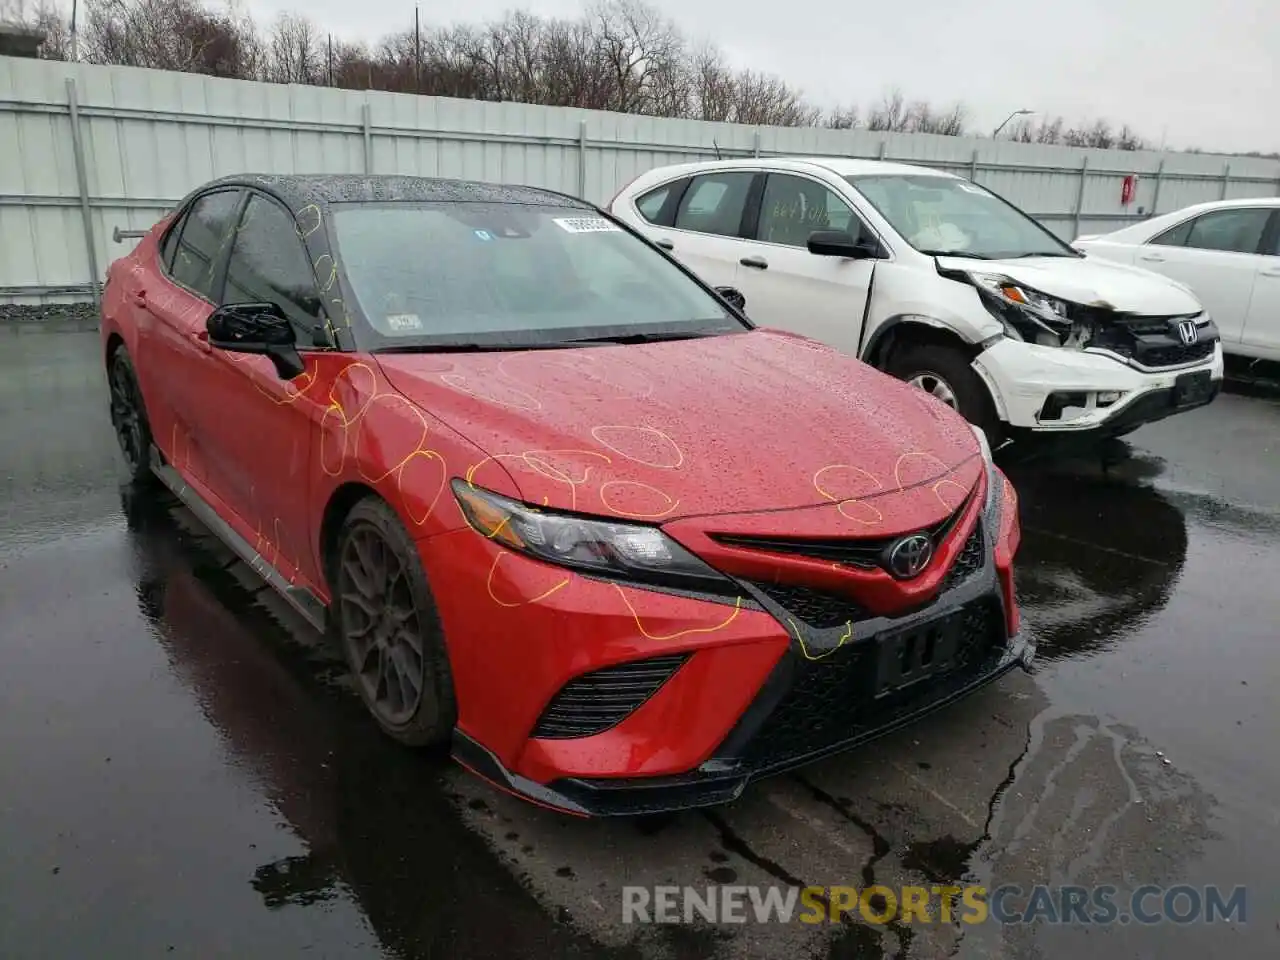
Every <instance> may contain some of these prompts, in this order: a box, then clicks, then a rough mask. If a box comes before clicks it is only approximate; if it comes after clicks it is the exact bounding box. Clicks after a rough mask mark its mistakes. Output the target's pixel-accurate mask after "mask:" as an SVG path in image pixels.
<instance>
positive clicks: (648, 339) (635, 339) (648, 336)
mask: <svg viewBox="0 0 1280 960" xmlns="http://www.w3.org/2000/svg"><path fill="white" fill-rule="evenodd" d="M728 332H729V331H728V330H713V331H700V332H698V333H653V332H650V333H615V334H611V335H608V336H603V337H580V338H578V339H576V340H561V341H560V342H561V343H564V344H579V343H657V342H658V341H661V340H697V339H699V338H701V337H715V336H719V335H720V334H722V333H728Z"/></svg>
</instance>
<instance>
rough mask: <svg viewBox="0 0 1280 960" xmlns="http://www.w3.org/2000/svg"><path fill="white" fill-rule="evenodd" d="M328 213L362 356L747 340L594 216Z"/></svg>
mask: <svg viewBox="0 0 1280 960" xmlns="http://www.w3.org/2000/svg"><path fill="white" fill-rule="evenodd" d="M333 210H334V212H333V216H332V233H333V239H334V242H335V246H336V247H337V259H338V262H339V263H340V264H341V268H342V271H343V273H344V275H345V279H346V284H347V288H348V296H353V297H354V299H355V300H356V302H357V304H358V306H359V308H360V309H359V312H360V313H361V314H363V316H364V318H365V319H366V320H367V321H368V329H362V330H360V331H358V332H357V342H358V343H359V345H360V346H361V347H362V348H364V349H370V350H387V349H392V350H399V349H414V348H420V349H433V348H450V347H452V348H455V349H514V348H520V347H554V346H559V345H568V344H571V343H575V342H584V341H585V342H594V341H604V342H613V341H622V342H627V341H638V340H649V339H659V340H660V339H676V338H681V337H690V336H705V335H710V334H716V333H729V332H740V331H742V330H744V329H747V325H745V324H743V323H742V322H741V321H740V320H738V319H737V318H735V317H734V316H733V315H732V314H731V313H730V312H729V311H727V310H725V308H724V307H723V306H722V305H721V304H720V302H719V301H718V300H717V299H716V298H715V297H713V296H712V295H711V294H709V293H708V292H707V291H706V290H705V289H703V288H702V287H701V286H700V285H699V284H698V283H697V282H696V281H694V280H692V279H691V278H690V277H688V276H687V275H685V274H684V273H683V272H682V271H681V270H680V269H679V268H677V267H675V266H673V265H672V264H671V263H670V262H668V261H667V260H666V259H665V258H664V257H663V256H662V255H661V254H659V253H657V252H656V251H654V250H653V249H651V248H649V247H648V246H646V245H645V244H644V243H642V242H640V241H639V240H637V239H636V238H635V237H633V236H632V235H631V234H629V233H627V232H626V231H625V230H623V229H622V228H621V227H619V226H617V225H616V224H614V223H613V222H611V221H609V220H607V219H605V218H604V217H601V216H599V215H598V214H596V213H595V212H594V211H589V210H583V209H582V208H580V207H559V206H536V205H528V204H509V203H486V202H473V201H450V202H441V203H385V204H335V205H334V207H333ZM361 326H362V327H364V325H363V324H362V325H361ZM360 341H365V342H362V343H361V342H360Z"/></svg>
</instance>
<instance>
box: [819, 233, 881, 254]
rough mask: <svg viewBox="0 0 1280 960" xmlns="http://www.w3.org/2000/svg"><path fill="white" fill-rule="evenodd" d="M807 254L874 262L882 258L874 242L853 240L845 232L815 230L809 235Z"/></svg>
mask: <svg viewBox="0 0 1280 960" xmlns="http://www.w3.org/2000/svg"><path fill="white" fill-rule="evenodd" d="M807 246H808V247H809V252H810V253H813V254H817V255H818V256H819V257H848V258H849V259H851V260H875V259H877V258H879V257H882V256H884V254H883V252H882V251H881V249H880V244H879V243H878V242H877V241H875V240H863V239H855V238H854V236H853V234H851V233H849V232H848V231H847V230H815V231H813V233H811V234H809V243H808V244H807Z"/></svg>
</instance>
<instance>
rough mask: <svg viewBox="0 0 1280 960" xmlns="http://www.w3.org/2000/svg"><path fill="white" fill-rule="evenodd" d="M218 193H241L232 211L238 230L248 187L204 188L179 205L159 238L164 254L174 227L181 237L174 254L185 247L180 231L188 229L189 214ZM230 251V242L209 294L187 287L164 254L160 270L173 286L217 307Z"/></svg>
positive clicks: (235, 185)
mask: <svg viewBox="0 0 1280 960" xmlns="http://www.w3.org/2000/svg"><path fill="white" fill-rule="evenodd" d="M215 193H237V194H239V198H238V199H237V200H236V206H235V210H234V211H233V212H232V214H231V218H232V222H233V223H234V224H235V228H236V229H239V227H240V218H241V216H242V215H243V214H244V207H245V204H246V203H247V202H248V190H246V188H244V187H242V186H240V185H239V184H223V185H219V186H217V187H214V188H212V189H209V190H201V191H200V192H199V193H197V194H195V195H194V196H192V197H190V198H189V199H188V200H187V201H186V202H185V203H184V204H182V206H181V207H179V208H178V212H177V213H176V214H175V215H174V218H173V223H172V224H171V225H170V226H169V229H168V230H166V231H165V232H164V236H162V237H161V238H160V244H161V246H160V250H161V253H162V254H163V251H164V242H165V240H166V239H167V238H168V236H169V234H170V233H172V232H173V231H174V230H177V231H179V233H178V237H177V246H175V247H174V252H175V253H176V252H177V250H178V247H180V246H182V234H181V231H183V230H185V229H186V227H187V216H188V214H190V213H191V209H192V208H193V207H194V206H195V205H196V204H197V203H199V202H200V201H201V200H203V199H204V198H205V197H211V196H213V195H214V194H215ZM230 254H231V247H230V246H229V245H228V247H227V248H226V249H225V250H224V251H222V253H221V255H220V256H219V258H218V259H219V263H218V264H216V265H215V267H214V274H213V282H212V283H211V284H210V288H209V294H208V296H206V295H205V294H203V293H201V292H200V291H199V290H193V289H192V288H191V287H189V286H187V285H186V284H185V283H183V282H182V281H181V280H179V279H178V278H177V277H175V276H174V275H173V271H172V269H170V268H171V266H172V265H171V264H166V263H165V262H164V257H163V256H161V258H160V273H161V274H162V275H163V276H164V278H165V279H166V280H168V281H169V282H170V283H172V284H173V285H174V286H177V287H180V288H182V289H183V290H185V291H186V292H187V293H189V294H191V295H192V296H193V297H199V298H200V299H201V300H203V301H204V302H205V303H207V304H209V305H210V306H211V307H217V306H218V301H219V300H221V299H222V287H223V284H224V282H225V281H226V269H227V257H228V256H230ZM211 298H212V299H211Z"/></svg>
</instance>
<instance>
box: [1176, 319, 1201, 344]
mask: <svg viewBox="0 0 1280 960" xmlns="http://www.w3.org/2000/svg"><path fill="white" fill-rule="evenodd" d="M1178 338H1179V339H1180V340H1181V341H1182V342H1183V343H1185V344H1186V345H1187V346H1191V344H1193V343H1195V342H1196V341H1197V340H1199V339H1200V330H1199V328H1198V327H1197V326H1196V322H1195V321H1194V320H1179V321H1178Z"/></svg>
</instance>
